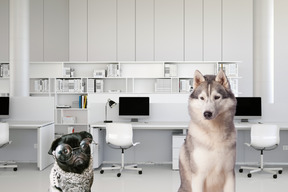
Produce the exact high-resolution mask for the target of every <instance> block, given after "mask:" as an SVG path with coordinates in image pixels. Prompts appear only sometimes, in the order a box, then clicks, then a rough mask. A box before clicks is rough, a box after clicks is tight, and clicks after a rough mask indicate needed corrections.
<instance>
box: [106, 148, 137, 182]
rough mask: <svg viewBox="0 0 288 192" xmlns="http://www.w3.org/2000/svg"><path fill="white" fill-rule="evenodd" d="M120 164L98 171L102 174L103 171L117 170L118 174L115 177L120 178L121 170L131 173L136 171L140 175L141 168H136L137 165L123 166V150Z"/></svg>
mask: <svg viewBox="0 0 288 192" xmlns="http://www.w3.org/2000/svg"><path fill="white" fill-rule="evenodd" d="M121 157H122V162H121V165H113V166H111V167H102V168H101V170H100V173H101V174H103V173H104V170H119V172H118V173H117V177H120V176H121V173H122V171H123V170H125V169H126V170H131V171H138V173H139V174H140V175H141V174H142V168H138V167H137V164H133V165H126V166H125V165H124V149H122V156H121Z"/></svg>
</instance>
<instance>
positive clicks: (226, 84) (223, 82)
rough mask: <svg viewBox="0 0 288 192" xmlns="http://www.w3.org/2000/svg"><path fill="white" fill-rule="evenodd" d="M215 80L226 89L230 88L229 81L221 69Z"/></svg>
mask: <svg viewBox="0 0 288 192" xmlns="http://www.w3.org/2000/svg"><path fill="white" fill-rule="evenodd" d="M215 81H217V82H219V83H220V84H221V85H223V86H224V87H225V88H226V89H230V84H229V81H228V79H227V77H226V75H225V73H224V71H223V70H222V69H221V70H220V71H219V72H218V74H217V76H216V78H215Z"/></svg>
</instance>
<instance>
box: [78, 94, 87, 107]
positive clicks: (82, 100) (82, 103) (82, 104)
mask: <svg viewBox="0 0 288 192" xmlns="http://www.w3.org/2000/svg"><path fill="white" fill-rule="evenodd" d="M79 108H80V109H86V108H87V95H80V96H79Z"/></svg>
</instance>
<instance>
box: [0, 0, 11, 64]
mask: <svg viewBox="0 0 288 192" xmlns="http://www.w3.org/2000/svg"><path fill="white" fill-rule="evenodd" d="M8 7H9V0H1V1H0V26H1V27H0V61H6V62H7V61H9V9H8Z"/></svg>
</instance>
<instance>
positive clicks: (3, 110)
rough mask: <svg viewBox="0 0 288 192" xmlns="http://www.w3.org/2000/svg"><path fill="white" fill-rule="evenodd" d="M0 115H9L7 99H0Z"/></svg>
mask: <svg viewBox="0 0 288 192" xmlns="http://www.w3.org/2000/svg"><path fill="white" fill-rule="evenodd" d="M0 115H9V97H0Z"/></svg>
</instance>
